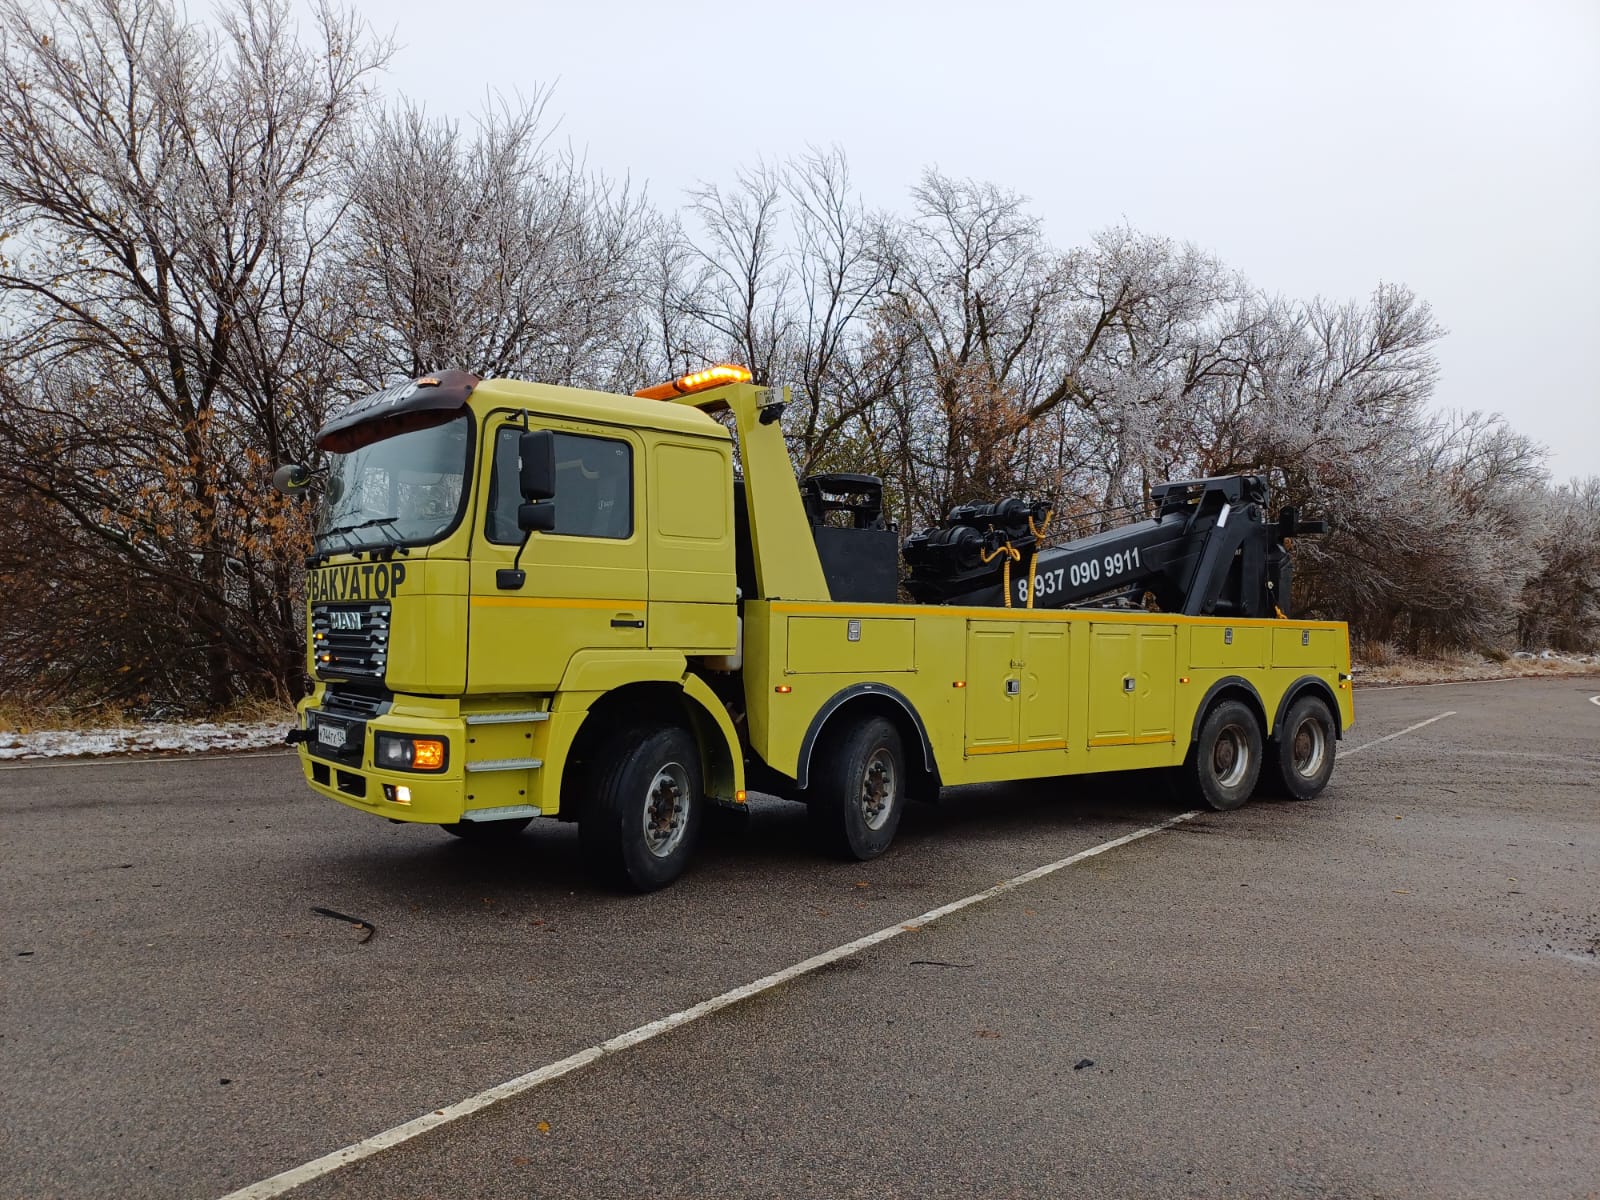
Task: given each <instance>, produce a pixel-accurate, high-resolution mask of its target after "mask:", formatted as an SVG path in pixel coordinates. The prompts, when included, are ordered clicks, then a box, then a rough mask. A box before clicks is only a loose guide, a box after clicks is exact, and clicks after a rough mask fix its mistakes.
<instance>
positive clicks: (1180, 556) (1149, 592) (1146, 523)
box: [902, 475, 1324, 617]
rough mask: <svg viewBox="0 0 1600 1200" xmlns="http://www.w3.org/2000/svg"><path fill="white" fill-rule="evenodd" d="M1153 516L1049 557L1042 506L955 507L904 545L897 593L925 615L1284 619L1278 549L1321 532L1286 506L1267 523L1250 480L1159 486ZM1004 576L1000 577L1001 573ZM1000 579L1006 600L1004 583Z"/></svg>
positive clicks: (1263, 500) (1285, 561)
mask: <svg viewBox="0 0 1600 1200" xmlns="http://www.w3.org/2000/svg"><path fill="white" fill-rule="evenodd" d="M1150 494H1151V499H1152V500H1153V501H1154V502H1155V504H1156V514H1155V515H1154V516H1153V517H1150V518H1148V519H1146V520H1142V521H1136V522H1134V523H1132V524H1130V525H1126V526H1123V527H1121V528H1119V529H1109V530H1106V531H1104V532H1101V533H1096V534H1092V535H1090V536H1089V537H1085V538H1079V539H1077V540H1076V541H1071V542H1067V543H1065V544H1063V545H1059V546H1044V545H1041V542H1042V540H1043V539H1042V536H1041V535H1042V534H1043V533H1044V532H1045V531H1044V524H1045V522H1046V520H1047V518H1048V507H1047V506H1045V505H1041V504H1028V503H1025V502H1023V501H1020V500H1016V499H1009V500H1003V501H1000V502H999V503H997V504H980V505H964V506H962V507H960V508H957V509H955V510H954V511H952V512H951V514H950V516H949V518H948V519H947V520H946V522H945V523H944V524H943V525H941V526H938V527H935V528H933V529H929V530H925V531H924V532H922V533H920V534H916V535H914V536H912V537H911V538H909V539H907V541H906V543H905V545H904V547H903V548H902V555H903V558H904V561H905V564H906V566H907V567H908V568H909V573H908V575H907V577H906V580H905V586H906V589H907V590H908V591H909V592H910V593H911V595H912V597H913V598H914V599H916V600H918V601H919V602H921V603H925V604H970V605H1005V606H1008V607H1016V608H1022V607H1026V606H1027V605H1028V604H1029V595H1028V590H1029V583H1030V580H1031V583H1032V590H1033V595H1032V606H1033V607H1035V608H1064V607H1067V606H1087V605H1093V606H1096V607H1143V608H1153V609H1156V610H1158V611H1161V612H1172V613H1182V614H1185V615H1188V616H1208V615H1217V616H1239V617H1271V616H1275V615H1287V614H1288V612H1289V608H1290V605H1289V591H1290V584H1291V580H1292V568H1291V566H1290V562H1289V555H1288V550H1287V546H1286V541H1287V539H1289V538H1292V537H1294V536H1295V535H1297V534H1303V533H1321V532H1323V529H1324V526H1323V523H1322V522H1320V521H1301V520H1300V519H1299V517H1298V514H1297V513H1296V512H1295V510H1294V509H1293V508H1292V507H1286V508H1285V509H1284V510H1283V512H1282V513H1281V514H1280V516H1279V519H1278V520H1277V521H1275V522H1274V521H1269V519H1268V516H1267V510H1268V505H1269V502H1270V493H1269V490H1268V487H1267V481H1266V479H1265V478H1264V477H1263V476H1260V475H1230V476H1223V477H1219V478H1212V479H1190V480H1182V481H1175V482H1171V483H1164V484H1159V485H1157V486H1156V487H1154V488H1152V489H1151V491H1150ZM1008 566H1009V570H1008ZM1007 575H1009V577H1010V584H1009V592H1008V590H1007V584H1006V577H1007Z"/></svg>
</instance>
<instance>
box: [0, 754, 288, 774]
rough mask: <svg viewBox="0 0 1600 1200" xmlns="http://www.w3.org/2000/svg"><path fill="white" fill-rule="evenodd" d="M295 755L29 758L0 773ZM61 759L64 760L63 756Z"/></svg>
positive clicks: (3, 766)
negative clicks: (59, 759) (58, 760)
mask: <svg viewBox="0 0 1600 1200" xmlns="http://www.w3.org/2000/svg"><path fill="white" fill-rule="evenodd" d="M296 753H298V751H295V750H262V751H252V752H250V753H247V754H246V753H241V754H229V753H227V752H223V753H221V754H160V755H152V756H151V757H149V758H123V757H121V756H119V755H115V754H108V755H106V756H105V757H104V758H94V759H67V761H65V762H57V761H56V760H55V759H53V758H43V759H32V758H30V759H28V760H27V761H26V762H19V763H6V764H0V771H43V770H45V769H47V768H63V767H130V766H137V765H139V764H141V763H163V762H195V761H199V762H216V761H218V760H220V759H224V758H228V759H232V758H285V757H287V756H289V755H291V754H296ZM62 757H63V758H66V756H65V755H63V756H62Z"/></svg>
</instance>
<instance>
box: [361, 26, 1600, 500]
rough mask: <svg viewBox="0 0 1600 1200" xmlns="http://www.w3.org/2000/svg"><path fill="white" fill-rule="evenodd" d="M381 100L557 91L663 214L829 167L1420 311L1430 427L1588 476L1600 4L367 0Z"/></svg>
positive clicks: (571, 121) (565, 126) (872, 189)
mask: <svg viewBox="0 0 1600 1200" xmlns="http://www.w3.org/2000/svg"><path fill="white" fill-rule="evenodd" d="M356 2H357V4H358V6H359V7H360V9H361V11H362V12H363V13H364V14H366V16H367V17H368V19H369V20H370V21H371V22H372V24H373V25H374V27H375V28H377V29H378V30H380V31H384V32H388V31H390V30H392V31H393V32H394V34H395V35H396V37H397V39H398V41H399V42H400V44H401V50H400V52H399V54H398V55H397V57H396V59H395V62H394V67H393V70H392V71H391V74H390V78H389V86H390V87H391V88H392V89H393V90H395V91H397V92H404V93H406V94H408V95H410V96H412V97H415V98H417V99H420V100H423V101H425V102H427V104H428V106H429V108H430V109H432V110H433V111H436V112H439V113H441V114H448V115H455V116H468V115H470V114H471V113H473V112H474V111H475V110H476V109H478V108H479V107H480V106H481V103H482V99H483V94H484V89H485V87H494V88H497V89H500V90H502V91H506V92H511V91H513V90H515V89H518V88H520V89H521V90H523V91H524V92H528V91H531V90H532V89H533V88H534V87H535V86H538V85H550V84H554V85H555V95H554V98H553V100H552V102H551V105H550V108H549V109H548V110H547V111H548V112H549V114H551V115H552V116H556V117H559V118H560V121H561V126H560V131H561V136H562V137H564V138H565V139H567V140H569V141H570V142H571V143H572V144H573V145H575V146H576V147H577V148H579V149H580V150H584V151H586V152H587V155H588V158H589V161H590V163H591V164H592V165H593V166H596V167H598V168H600V169H602V170H604V171H605V172H607V173H608V174H611V175H616V176H622V175H628V176H631V177H632V179H633V180H634V181H635V182H636V183H647V184H648V185H649V189H650V194H651V196H652V197H653V199H654V200H655V202H656V203H657V205H658V206H662V207H670V206H675V205H677V204H678V203H680V202H681V200H682V193H683V190H684V189H685V188H686V187H688V186H690V185H692V184H693V183H694V182H696V181H697V180H702V179H703V180H710V181H718V182H729V181H731V180H732V178H733V175H734V172H735V170H736V169H737V168H738V167H739V166H740V165H743V164H751V163H754V162H755V161H756V160H757V159H760V158H763V157H765V158H767V159H780V158H783V157H785V156H787V155H790V154H793V153H796V152H799V151H802V150H804V149H805V147H806V146H807V144H808V143H809V144H820V145H828V144H832V143H837V144H838V145H839V146H841V147H842V148H843V149H844V151H845V152H846V154H847V155H848V157H849V159H850V163H851V168H852V171H853V174H854V176H855V179H856V182H857V184H858V186H859V188H860V190H861V192H862V194H863V196H864V198H865V199H866V200H867V201H868V203H870V204H873V205H876V206H881V207H886V208H898V207H902V206H904V204H905V203H906V193H907V190H908V189H909V187H910V186H911V185H912V184H913V183H914V182H915V181H916V178H917V176H918V174H919V172H920V171H921V170H922V168H923V167H924V166H927V165H932V164H936V165H938V166H939V167H940V168H941V169H943V170H944V171H945V172H947V173H949V174H952V175H958V176H971V177H975V178H979V179H983V180H987V181H991V182H993V183H996V184H999V185H1001V186H1003V187H1006V188H1010V189H1012V190H1014V191H1017V192H1021V193H1023V194H1024V195H1026V196H1028V197H1030V198H1031V201H1032V207H1033V209H1034V211H1035V212H1037V213H1038V214H1039V215H1040V216H1041V217H1042V218H1043V219H1044V221H1045V223H1046V228H1047V230H1048V232H1049V235H1050V237H1051V239H1052V240H1053V241H1055V242H1056V243H1057V244H1058V245H1060V246H1063V247H1066V246H1071V245H1074V244H1078V243H1081V242H1083V241H1084V240H1085V239H1087V238H1088V237H1089V236H1090V235H1091V234H1092V233H1093V232H1094V231H1096V230H1098V229H1100V228H1103V227H1104V226H1107V225H1110V224H1113V223H1116V222H1120V221H1124V220H1126V221H1127V222H1129V223H1130V224H1132V225H1133V226H1135V227H1136V228H1138V229H1140V230H1143V231H1145V232H1148V233H1155V234H1161V235H1165V236H1167V237H1171V238H1174V239H1178V240H1183V241H1191V242H1194V243H1195V244H1197V245H1198V246H1200V247H1202V248H1204V249H1207V250H1210V251H1212V252H1213V253H1215V254H1217V255H1218V256H1219V257H1220V258H1221V259H1222V260H1223V261H1224V262H1226V263H1227V264H1228V265H1230V266H1232V267H1234V268H1236V269H1238V270H1240V271H1242V272H1244V274H1245V275H1246V276H1248V277H1249V278H1250V279H1251V280H1252V281H1253V282H1254V283H1256V284H1257V285H1258V286H1261V287H1264V288H1266V289H1268V290H1270V291H1275V292H1281V293H1283V294H1286V295H1290V296H1295V297H1302V298H1308V297H1310V296H1313V295H1316V294H1321V295H1325V296H1330V297H1336V298H1340V299H1343V298H1346V297H1350V296H1363V297H1364V296H1366V295H1367V294H1368V293H1369V292H1370V291H1371V290H1372V288H1373V287H1374V285H1376V284H1377V283H1378V282H1379V281H1380V280H1381V281H1394V282H1400V283H1405V284H1407V285H1409V286H1410V287H1411V288H1413V289H1414V290H1415V291H1416V292H1417V293H1418V294H1419V295H1421V296H1422V297H1423V298H1425V299H1427V300H1428V301H1430V302H1431V303H1432V305H1433V307H1434V311H1435V313H1436V315H1437V316H1438V318H1439V320H1440V321H1441V322H1442V323H1443V324H1444V325H1445V326H1446V327H1447V328H1448V329H1449V330H1450V335H1449V337H1448V338H1446V339H1445V340H1444V342H1443V343H1442V345H1441V348H1440V351H1439V357H1440V360H1441V364H1442V367H1443V378H1442V380H1441V383H1440V387H1439V390H1438V393H1437V403H1438V404H1439V405H1441V406H1444V407H1456V408H1469V409H1470V408H1480V409H1486V410H1491V411H1498V412H1502V413H1504V414H1505V415H1506V416H1507V417H1508V418H1510V419H1511V421H1512V422H1513V424H1514V425H1515V426H1516V427H1517V428H1518V429H1520V430H1522V431H1523V432H1525V433H1528V434H1530V435H1532V436H1534V437H1536V438H1538V439H1539V440H1540V441H1542V442H1544V443H1545V444H1546V445H1548V446H1549V447H1550V449H1551V460H1550V466H1551V469H1552V472H1553V474H1554V475H1555V477H1556V478H1557V480H1563V479H1565V478H1567V477H1569V476H1573V475H1589V474H1600V382H1597V380H1600V370H1597V366H1596V363H1595V362H1594V361H1593V354H1594V351H1595V347H1596V342H1597V338H1596V333H1597V331H1600V297H1597V288H1600V3H1597V0H1506V2H1505V3H1501V4H1496V5H1487V4H1478V3H1444V2H1441V3H1433V4H1424V3H1413V2H1408V0H1391V2H1389V3H1342V4H1328V3H1318V4H1310V3H1306V4H1301V3H1291V2H1282V0H1281V2H1270V0H1261V2H1258V3H1192V4H1191V3H1176V2H1174V3H1158V2H1155V0H1148V2H1132V3H1123V4H1104V3H1098V4H1092V5H1091V4H1087V3H1079V2H1077V0H1073V2H1066V3H1055V4H1048V3H1034V4H1029V3H1020V2H1008V0H990V2H988V3H982V2H978V0H966V2H965V3H944V2H943V0H920V2H917V3H901V2H899V0H895V2H892V3H891V2H883V3H878V2H874V0H855V2H853V3H849V2H840V0H806V2H804V3H788V4H769V5H760V4H751V3H748V2H746V3H726V2H719V0H693V2H690V0H675V2H657V3H639V2H636V0H613V2H611V3H593V4H589V5H584V4H575V3H572V2H571V0H564V2H562V3H546V2H539V0H535V2H525V3H512V2H509V0H448V2H441V0H426V2H424V0H364V2H363V0H356Z"/></svg>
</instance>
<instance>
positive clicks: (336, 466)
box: [317, 413, 471, 554]
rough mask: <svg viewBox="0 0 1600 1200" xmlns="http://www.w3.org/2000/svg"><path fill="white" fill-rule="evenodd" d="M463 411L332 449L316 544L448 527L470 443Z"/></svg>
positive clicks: (332, 550)
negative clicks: (366, 442)
mask: <svg viewBox="0 0 1600 1200" xmlns="http://www.w3.org/2000/svg"><path fill="white" fill-rule="evenodd" d="M470 435H471V429H470V418H469V417H468V416H467V414H466V413H462V414H461V415H459V416H457V417H455V418H453V419H452V420H450V421H448V422H446V423H445V424H442V425H435V426H433V427H431V428H428V429H417V430H413V431H411V432H410V433H400V434H396V435H395V436H393V437H388V438H384V439H383V440H382V441H377V442H373V443H371V444H370V445H367V446H363V447H361V448H360V449H359V450H353V451H351V452H350V453H349V454H336V455H334V456H333V460H332V463H331V465H330V467H329V472H328V498H327V503H326V504H325V506H324V508H323V512H322V521H321V523H320V525H319V526H318V527H317V551H318V552H319V553H321V554H337V553H339V552H341V551H347V550H364V549H370V548H373V547H376V546H418V545H425V544H427V543H429V542H433V541H437V540H438V539H439V538H440V537H441V536H443V535H444V534H445V533H447V532H449V530H451V529H452V528H454V527H455V524H456V521H457V519H458V518H459V517H460V514H461V504H462V499H463V496H464V492H465V489H464V487H463V484H464V482H465V480H466V475H467V455H468V450H469V446H470V444H471V437H470Z"/></svg>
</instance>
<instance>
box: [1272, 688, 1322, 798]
mask: <svg viewBox="0 0 1600 1200" xmlns="http://www.w3.org/2000/svg"><path fill="white" fill-rule="evenodd" d="M1338 737H1339V732H1338V726H1336V725H1335V724H1334V721H1333V714H1332V713H1331V712H1329V711H1328V706H1327V704H1326V703H1324V702H1323V701H1322V700H1319V699H1318V698H1317V697H1315V696H1302V697H1300V699H1298V700H1296V701H1295V702H1294V704H1292V705H1291V706H1290V708H1289V711H1288V713H1287V714H1285V716H1284V718H1283V724H1282V725H1280V726H1279V727H1278V736H1277V737H1276V738H1274V739H1273V740H1272V744H1271V746H1270V747H1269V748H1268V750H1267V769H1266V770H1265V771H1264V772H1263V773H1262V783H1263V784H1270V785H1271V788H1272V791H1273V792H1275V793H1277V794H1280V795H1283V796H1287V797H1288V798H1289V799H1291V800H1310V799H1313V798H1314V797H1316V796H1317V794H1318V793H1320V792H1321V791H1322V789H1323V788H1325V787H1327V786H1328V780H1329V779H1330V778H1332V777H1333V753H1334V746H1335V745H1336V744H1337V742H1338Z"/></svg>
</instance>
